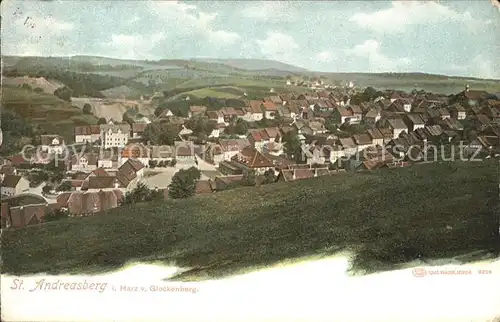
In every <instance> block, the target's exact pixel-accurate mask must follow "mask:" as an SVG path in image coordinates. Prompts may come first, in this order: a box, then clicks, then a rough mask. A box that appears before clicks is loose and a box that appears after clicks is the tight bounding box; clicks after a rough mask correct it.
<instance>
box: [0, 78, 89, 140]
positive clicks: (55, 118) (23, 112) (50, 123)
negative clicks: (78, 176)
mask: <svg viewBox="0 0 500 322" xmlns="http://www.w3.org/2000/svg"><path fill="white" fill-rule="evenodd" d="M1 101H2V103H3V105H4V106H5V109H6V110H11V111H13V112H15V113H16V114H17V115H19V116H20V117H22V118H24V119H26V120H29V121H30V122H33V123H34V124H37V125H40V126H41V127H42V129H44V130H45V131H47V132H48V133H54V134H59V135H62V136H63V137H64V138H65V140H66V141H67V142H72V141H73V133H74V132H73V128H74V126H75V125H85V124H96V123H97V118H96V117H95V116H92V115H84V114H83V113H82V111H81V109H79V108H77V107H73V106H72V105H71V103H70V102H66V101H63V100H61V99H59V98H58V97H56V96H54V95H51V94H46V93H35V92H32V91H30V90H26V89H21V88H16V87H6V86H4V87H3V88H2V98H1Z"/></svg>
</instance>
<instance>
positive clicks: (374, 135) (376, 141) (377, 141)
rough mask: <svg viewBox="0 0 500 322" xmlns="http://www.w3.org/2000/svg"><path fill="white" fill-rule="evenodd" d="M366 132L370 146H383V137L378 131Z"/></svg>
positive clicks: (370, 130)
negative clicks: (369, 139)
mask: <svg viewBox="0 0 500 322" xmlns="http://www.w3.org/2000/svg"><path fill="white" fill-rule="evenodd" d="M366 132H367V134H368V136H369V137H370V138H371V140H372V145H380V146H384V135H383V134H382V132H381V131H380V130H379V129H369V130H367V131H366Z"/></svg>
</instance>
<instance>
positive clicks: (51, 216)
mask: <svg viewBox="0 0 500 322" xmlns="http://www.w3.org/2000/svg"><path fill="white" fill-rule="evenodd" d="M68 217H69V213H68V212H67V211H65V210H62V209H55V210H52V211H50V212H49V213H47V214H46V215H45V216H43V221H44V222H50V221H56V220H61V219H64V218H68Z"/></svg>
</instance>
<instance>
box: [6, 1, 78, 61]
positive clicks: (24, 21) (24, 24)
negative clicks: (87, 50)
mask: <svg viewBox="0 0 500 322" xmlns="http://www.w3.org/2000/svg"><path fill="white" fill-rule="evenodd" d="M2 9H5V11H7V12H5V11H4V12H3V14H2V20H3V21H2V25H3V28H2V50H3V51H5V52H8V53H9V54H11V55H32V56H41V55H57V54H58V53H60V52H62V51H63V50H64V48H65V47H66V46H67V45H68V44H69V43H70V42H71V41H70V39H69V36H70V35H71V31H73V30H74V28H75V26H74V24H73V23H70V22H66V21H64V20H62V19H59V18H55V17H53V16H51V15H43V14H40V13H38V12H35V11H30V10H20V9H19V8H12V7H10V8H9V7H4V8H2Z"/></svg>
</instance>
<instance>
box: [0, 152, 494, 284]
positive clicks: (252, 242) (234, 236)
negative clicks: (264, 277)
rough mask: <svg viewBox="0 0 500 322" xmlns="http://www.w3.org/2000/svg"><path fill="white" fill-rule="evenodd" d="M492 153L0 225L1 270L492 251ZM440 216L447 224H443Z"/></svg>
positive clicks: (387, 259)
mask: <svg viewBox="0 0 500 322" xmlns="http://www.w3.org/2000/svg"><path fill="white" fill-rule="evenodd" d="M495 207H498V162H497V161H495V160H489V161H485V162H455V163H441V164H422V165H414V166H412V167H410V168H400V169H386V170H380V171H378V172H373V173H345V174H337V175H332V176H325V177H318V178H314V179H310V180H303V181H295V182H291V183H277V184H271V185H265V186H261V187H259V188H238V189H234V190H230V191H225V192H219V193H216V194H214V195H205V196H196V197H194V198H191V199H185V200H169V201H159V202H155V203H146V204H137V205H130V206H124V207H121V208H118V209H114V210H111V211H109V212H107V213H103V214H100V215H96V216H93V217H87V218H78V219H76V218H75V219H66V220H62V221H60V222H51V223H47V224H44V225H43V226H41V227H38V226H37V227H28V228H25V229H19V230H8V231H5V232H4V233H3V235H2V245H3V246H2V247H3V249H2V259H3V267H2V269H3V273H11V274H29V273H38V272H49V273H53V274H56V273H63V272H69V273H97V272H102V271H104V270H108V269H115V268H118V267H121V266H122V265H124V264H126V263H127V262H129V261H132V260H134V261H135V260H142V261H158V260H160V261H165V262H166V263H169V264H171V263H175V265H178V266H181V267H192V268H194V269H193V270H192V271H189V272H187V273H184V275H183V276H180V277H178V278H180V279H183V280H190V279H200V278H216V277H221V276H226V275H227V274H231V273H235V272H237V271H240V270H246V269H249V268H251V267H262V266H264V265H272V264H274V263H276V262H279V261H282V260H292V259H296V258H299V257H304V256H318V255H329V254H333V253H335V252H337V251H342V250H351V251H354V252H355V253H356V254H357V255H356V257H355V258H354V261H353V265H354V268H356V269H366V270H368V271H373V270H379V269H386V268H391V267H394V266H395V265H399V264H402V263H406V262H409V261H412V260H414V259H417V258H420V259H433V258H443V257H451V256H457V255H460V254H464V253H468V252H472V251H478V250H485V251H489V252H493V253H495V252H498V250H499V249H498V247H499V245H500V240H499V233H498V226H499V218H498V213H496V212H495V211H497V210H498V209H496V210H495ZM447 226H449V227H452V229H447Z"/></svg>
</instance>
